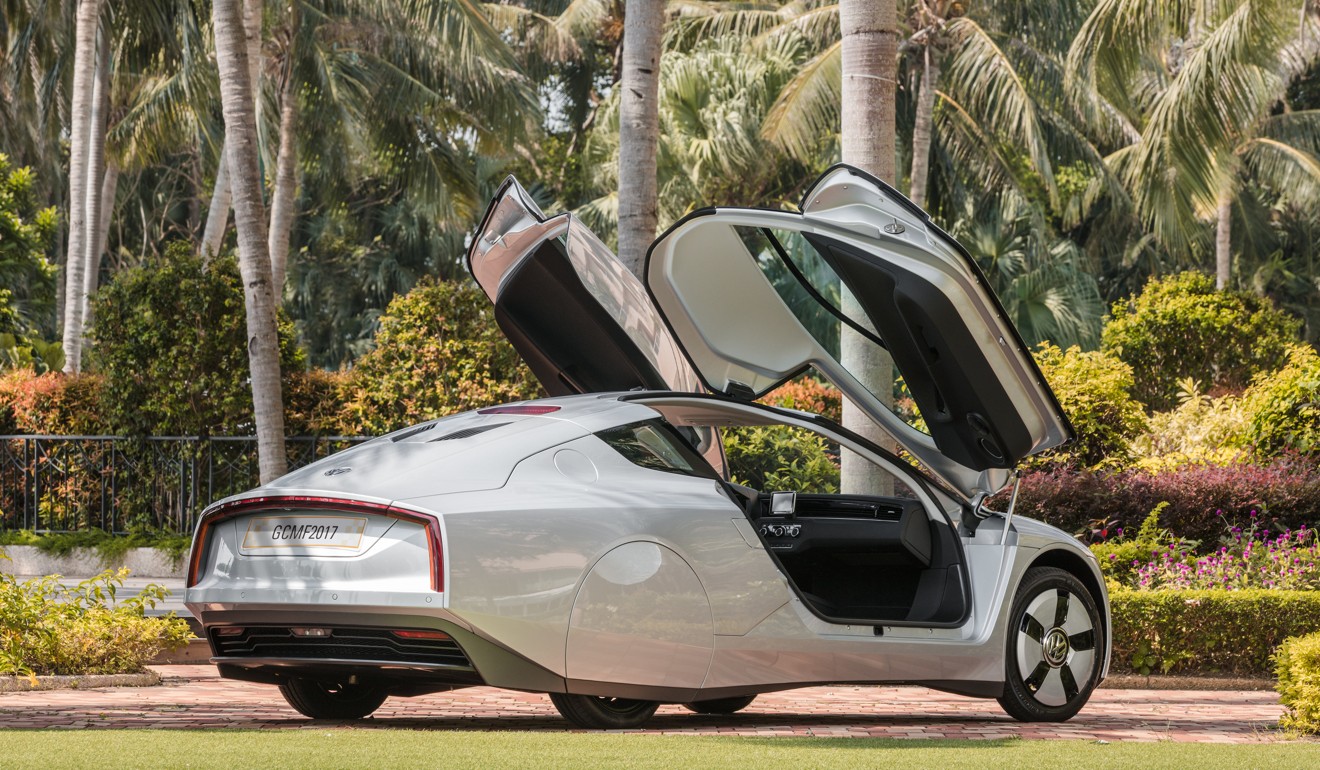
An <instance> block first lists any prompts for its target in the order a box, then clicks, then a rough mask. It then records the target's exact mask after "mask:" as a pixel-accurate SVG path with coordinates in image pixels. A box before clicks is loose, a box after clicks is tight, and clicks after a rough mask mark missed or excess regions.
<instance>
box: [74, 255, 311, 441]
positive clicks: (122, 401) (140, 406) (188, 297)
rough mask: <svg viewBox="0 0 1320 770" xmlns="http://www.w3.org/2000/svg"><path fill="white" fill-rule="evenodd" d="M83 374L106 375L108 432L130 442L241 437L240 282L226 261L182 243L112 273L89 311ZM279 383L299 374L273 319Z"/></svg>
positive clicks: (284, 324) (248, 397) (293, 350)
mask: <svg viewBox="0 0 1320 770" xmlns="http://www.w3.org/2000/svg"><path fill="white" fill-rule="evenodd" d="M92 307H93V314H92V328H91V335H90V336H91V338H92V341H93V343H94V345H93V347H92V350H91V355H90V359H91V360H90V363H91V368H93V369H94V370H95V371H97V372H99V373H101V374H103V375H104V376H105V385H104V402H105V412H106V422H107V425H106V431H105V432H113V433H122V434H127V435H133V436H140V435H155V436H179V435H183V436H195V435H219V436H225V435H228V436H239V435H248V434H251V433H252V431H253V422H252V390H251V388H250V387H249V385H248V378H249V369H248V356H247V323H246V316H245V313H244V298H243V282H242V278H241V277H240V276H239V273H238V264H237V263H236V262H235V261H234V259H233V257H232V256H230V257H222V258H217V259H215V260H212V262H211V263H210V265H209V266H206V267H203V265H202V261H201V259H200V258H199V257H198V256H197V255H196V254H195V253H194V252H193V249H192V246H191V245H190V244H188V243H186V242H179V243H172V244H170V245H169V246H168V247H167V248H166V249H165V254H164V255H163V256H162V257H161V258H160V259H156V260H151V261H148V262H147V263H144V264H142V265H140V266H138V267H133V268H130V269H128V270H124V271H122V272H120V273H118V274H116V276H115V279H114V280H113V281H112V282H111V283H110V284H109V285H107V286H106V287H104V288H103V289H102V290H101V291H99V292H97V294H96V296H95V298H94V300H93V303H92ZM280 367H281V370H282V371H283V372H284V374H285V377H286V379H287V377H288V376H289V374H291V373H293V372H299V371H301V370H302V369H303V368H305V367H304V363H303V358H302V354H301V353H300V352H299V351H298V349H297V347H296V345H295V343H294V335H293V325H292V324H290V323H289V322H288V321H287V319H283V318H281V321H280Z"/></svg>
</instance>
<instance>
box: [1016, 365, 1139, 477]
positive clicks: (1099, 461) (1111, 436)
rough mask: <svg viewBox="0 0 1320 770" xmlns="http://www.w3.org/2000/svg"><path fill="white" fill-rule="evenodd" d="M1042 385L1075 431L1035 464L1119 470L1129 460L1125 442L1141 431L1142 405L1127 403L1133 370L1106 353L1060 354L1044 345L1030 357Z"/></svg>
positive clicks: (1130, 399)
mask: <svg viewBox="0 0 1320 770" xmlns="http://www.w3.org/2000/svg"><path fill="white" fill-rule="evenodd" d="M1035 356H1036V363H1037V364H1039V365H1040V368H1041V372H1042V373H1043V374H1044V375H1045V380H1046V381H1047V382H1048V383H1049V384H1050V387H1051V388H1052V389H1053V390H1054V395H1055V396H1057V397H1058V399H1059V404H1060V405H1061V406H1062V407H1063V412H1064V414H1065V415H1067V416H1068V419H1069V420H1070V421H1071V422H1072V425H1073V429H1074V430H1076V431H1077V438H1076V440H1074V441H1073V442H1072V443H1070V444H1065V445H1064V446H1062V447H1060V448H1059V449H1057V450H1055V451H1052V452H1048V453H1046V454H1044V455H1042V456H1041V458H1040V459H1039V460H1037V461H1036V462H1037V463H1038V464H1042V463H1044V464H1067V465H1078V466H1082V467H1086V468H1092V467H1096V466H1099V465H1111V464H1118V465H1121V464H1123V463H1126V462H1127V460H1128V459H1129V458H1130V454H1131V450H1130V448H1129V442H1130V441H1131V440H1132V439H1133V438H1134V437H1136V436H1137V435H1138V434H1140V433H1141V432H1142V430H1143V429H1144V428H1145V425H1146V420H1145V414H1144V413H1143V411H1142V408H1141V404H1139V403H1137V402H1136V401H1134V400H1133V399H1132V396H1131V395H1130V393H1131V390H1132V382H1133V380H1132V368H1131V367H1130V366H1128V365H1127V364H1125V363H1123V362H1122V361H1120V360H1118V359H1117V358H1115V357H1114V356H1112V355H1109V354H1107V353H1102V352H1097V351H1090V352H1082V349H1081V348H1079V347H1076V346H1073V347H1070V348H1068V349H1067V350H1061V349H1059V348H1058V347H1057V346H1055V345H1051V344H1050V343H1048V342H1045V343H1041V345H1040V347H1039V348H1037V349H1036V351H1035Z"/></svg>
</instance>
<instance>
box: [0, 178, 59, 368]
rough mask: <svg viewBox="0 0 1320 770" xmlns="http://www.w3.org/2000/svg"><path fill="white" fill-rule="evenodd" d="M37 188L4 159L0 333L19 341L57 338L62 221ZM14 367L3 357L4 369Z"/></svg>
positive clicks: (0, 202) (0, 185)
mask: <svg viewBox="0 0 1320 770" xmlns="http://www.w3.org/2000/svg"><path fill="white" fill-rule="evenodd" d="M35 184H36V177H35V175H34V174H33V173H32V170H31V169H29V168H12V167H11V166H10V165H9V158H8V157H6V156H5V155H4V153H0V333H8V334H13V335H15V336H16V337H24V336H33V335H39V334H40V333H41V332H46V333H50V334H53V333H54V332H55V328H54V323H53V322H54V312H55V276H56V272H57V271H56V269H55V266H54V265H52V264H50V262H49V261H48V260H47V259H46V251H47V249H48V248H49V246H50V242H51V238H52V236H53V235H54V234H55V230H56V227H57V225H58V222H59V217H58V216H57V215H56V213H55V209H54V207H51V208H45V209H38V208H37V203H36V194H35ZM6 347H8V346H6ZM14 364H15V362H13V361H9V360H8V359H7V357H0V369H3V368H5V367H6V366H13V365H14Z"/></svg>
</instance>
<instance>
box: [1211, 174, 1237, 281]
mask: <svg viewBox="0 0 1320 770" xmlns="http://www.w3.org/2000/svg"><path fill="white" fill-rule="evenodd" d="M1218 219H1219V222H1218V225H1217V226H1216V227H1215V288H1216V289H1220V290H1221V291H1222V290H1223V289H1227V288H1228V283H1229V281H1230V280H1232V277H1233V244H1232V237H1231V236H1232V235H1233V230H1232V228H1233V197H1232V196H1231V195H1229V194H1228V193H1224V194H1222V195H1220V196H1219V209H1218Z"/></svg>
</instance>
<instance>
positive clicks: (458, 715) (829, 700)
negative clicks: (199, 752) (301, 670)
mask: <svg viewBox="0 0 1320 770" xmlns="http://www.w3.org/2000/svg"><path fill="white" fill-rule="evenodd" d="M157 670H159V671H160V672H161V673H162V675H164V676H165V677H166V679H165V684H164V685H163V686H160V687H144V688H127V687H125V688H107V689H98V690H84V691H78V690H54V691H44V692H27V693H8V694H0V728H111V729H115V728H121V729H122V728H132V727H149V728H156V729H162V728H245V729H253V728H260V729H267V728H272V729H281V728H305V727H317V728H322V729H323V728H325V727H326V726H331V725H335V724H340V723H334V722H312V721H309V720H306V719H303V718H301V717H299V715H298V714H296V713H295V712H294V711H293V710H292V709H290V708H289V707H288V706H287V705H285V703H284V700H283V699H282V698H281V697H280V695H279V692H278V691H277V690H276V689H275V688H274V687H269V686H264V685H255V684H246V683H243V682H232V681H225V680H221V679H219V678H217V677H216V676H215V669H214V668H212V667H210V666H160V667H157ZM1280 712H1281V708H1280V706H1279V705H1278V697H1277V696H1276V695H1275V694H1274V693H1271V692H1235V691H1187V690H1109V689H1102V690H1098V691H1096V693H1095V694H1094V695H1093V696H1092V698H1091V702H1090V704H1088V705H1087V707H1086V708H1085V709H1083V711H1082V713H1081V714H1079V715H1077V716H1076V717H1074V718H1073V719H1072V720H1071V721H1069V722H1065V723H1063V724H1057V725H1052V724H1051V725H1039V724H1035V725H1030V724H1021V723H1018V722H1014V721H1012V720H1011V719H1009V718H1008V717H1007V716H1005V715H1004V713H1003V712H1002V711H1000V710H999V706H998V705H997V704H996V703H995V702H994V701H986V700H978V699H974V698H964V697H960V696H957V695H948V694H945V693H940V692H935V691H932V690H927V689H924V688H920V687H852V686H836V687H811V688H807V689H804V690H793V691H790V692H784V693H772V694H769V695H762V696H761V697H759V698H758V699H757V700H756V702H755V703H753V704H752V706H751V707H749V708H748V709H747V710H746V711H744V712H742V713H741V714H737V715H734V716H729V717H706V716H697V715H694V714H690V713H689V712H687V711H685V710H684V709H682V708H680V707H678V706H663V707H661V709H660V711H659V713H658V714H657V715H656V717H655V718H654V719H652V720H651V722H650V723H649V724H648V729H647V730H644V731H638V732H648V733H666V734H674V733H683V734H694V733H695V734H711V735H755V736H766V735H788V736H855V737H867V736H875V737H899V738H1006V737H1010V736H1019V737H1022V738H1077V739H1086V740H1107V741H1156V740H1172V741H1199V742H1212V743H1251V742H1261V741H1270V740H1275V739H1276V736H1275V735H1274V733H1273V725H1274V723H1275V721H1276V720H1277V719H1278V717H1279V714H1280ZM342 724H343V725H345V726H352V727H353V728H358V729H362V728H407V729H423V730H446V729H463V730H569V729H571V728H570V726H569V724H568V723H567V722H565V721H564V720H563V719H561V718H560V716H559V714H558V713H557V712H556V711H555V710H554V707H553V706H552V705H550V701H549V699H548V698H546V697H545V696H542V695H531V694H527V693H519V692H511V691H508V690H496V689H493V688H489V687H475V688H471V689H467V690H459V691H456V692H452V693H441V694H436V695H428V696H424V697H419V698H391V699H389V700H388V701H386V702H385V705H384V706H382V707H381V709H380V710H379V711H377V712H376V713H375V715H373V716H372V717H371V718H370V719H366V720H362V721H359V722H345V723H342Z"/></svg>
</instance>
